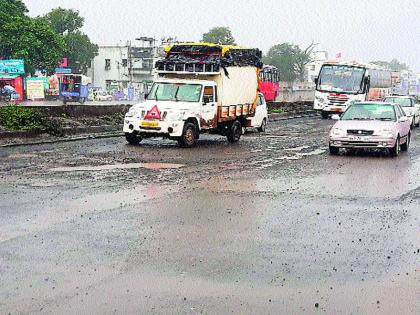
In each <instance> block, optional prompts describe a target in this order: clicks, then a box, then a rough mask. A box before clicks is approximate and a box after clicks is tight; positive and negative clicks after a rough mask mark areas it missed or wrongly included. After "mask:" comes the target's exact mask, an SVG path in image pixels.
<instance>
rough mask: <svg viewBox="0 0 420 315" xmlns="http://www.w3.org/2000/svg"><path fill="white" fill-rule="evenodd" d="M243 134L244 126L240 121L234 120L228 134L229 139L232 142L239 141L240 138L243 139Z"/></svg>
mask: <svg viewBox="0 0 420 315" xmlns="http://www.w3.org/2000/svg"><path fill="white" fill-rule="evenodd" d="M241 135H242V126H241V123H240V122H239V121H235V122H233V124H232V125H231V126H230V128H229V131H228V133H227V135H226V137H227V140H228V141H229V142H230V143H235V142H238V141H239V139H241Z"/></svg>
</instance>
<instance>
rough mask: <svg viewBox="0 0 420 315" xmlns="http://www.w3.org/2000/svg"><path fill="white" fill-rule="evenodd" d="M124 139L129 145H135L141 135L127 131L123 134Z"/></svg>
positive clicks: (140, 138)
mask: <svg viewBox="0 0 420 315" xmlns="http://www.w3.org/2000/svg"><path fill="white" fill-rule="evenodd" d="M125 139H126V140H127V142H128V143H129V144H131V145H137V144H139V143H140V142H141V140H143V139H142V137H140V136H138V135H135V134H133V133H128V132H127V133H126V134H125Z"/></svg>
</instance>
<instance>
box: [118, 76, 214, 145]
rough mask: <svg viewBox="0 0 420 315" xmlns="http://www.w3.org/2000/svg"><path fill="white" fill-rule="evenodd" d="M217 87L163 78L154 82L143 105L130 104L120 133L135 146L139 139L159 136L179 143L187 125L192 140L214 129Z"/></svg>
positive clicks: (202, 81) (199, 81)
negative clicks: (130, 106)
mask: <svg viewBox="0 0 420 315" xmlns="http://www.w3.org/2000/svg"><path fill="white" fill-rule="evenodd" d="M217 100H218V95H217V85H216V83H215V82H214V81H207V80H178V79H166V80H158V81H156V82H155V83H154V84H153V86H152V88H151V91H150V93H149V95H148V96H147V99H146V101H145V102H143V103H139V104H136V105H134V106H133V107H132V108H131V109H130V110H129V112H128V113H127V114H126V116H125V121H124V133H125V134H126V138H127V141H128V142H129V143H132V144H135V143H139V142H140V141H141V139H142V138H148V137H154V136H159V137H160V136H161V137H166V138H169V139H174V140H178V141H180V142H181V143H180V144H181V145H186V146H189V145H190V143H184V142H185V140H183V139H181V138H182V135H183V132H184V128H185V127H186V124H185V122H188V127H189V128H187V129H189V130H188V133H191V132H193V134H192V135H191V134H189V135H188V136H189V138H188V139H186V140H187V141H190V142H191V141H192V139H191V137H192V136H194V139H197V138H198V137H199V134H200V133H202V132H205V131H207V132H211V131H214V130H215V129H217V127H218V122H217V117H218V115H217V114H218V113H217V109H218V105H217Z"/></svg>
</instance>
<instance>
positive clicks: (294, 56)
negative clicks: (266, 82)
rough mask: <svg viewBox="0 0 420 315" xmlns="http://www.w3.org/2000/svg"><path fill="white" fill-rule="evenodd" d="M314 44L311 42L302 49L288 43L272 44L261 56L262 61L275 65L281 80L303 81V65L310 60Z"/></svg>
mask: <svg viewBox="0 0 420 315" xmlns="http://www.w3.org/2000/svg"><path fill="white" fill-rule="evenodd" d="M315 46H316V44H314V43H311V44H310V45H309V46H308V47H306V48H305V49H303V50H302V49H301V48H300V47H299V46H298V45H294V44H290V43H283V44H278V45H274V46H273V47H271V48H270V50H269V51H268V53H267V55H266V56H265V57H264V58H263V62H264V63H266V64H271V65H273V66H276V67H277V68H278V69H279V72H280V78H281V80H282V81H287V82H293V81H296V80H301V81H303V80H304V78H305V74H306V70H305V66H306V65H307V64H308V63H309V62H311V60H312V59H311V53H312V51H313V49H314V47H315Z"/></svg>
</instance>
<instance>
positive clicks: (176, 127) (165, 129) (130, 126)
mask: <svg viewBox="0 0 420 315" xmlns="http://www.w3.org/2000/svg"><path fill="white" fill-rule="evenodd" d="M145 122H146V123H148V124H149V125H148V126H147V125H145V124H144V123H145ZM151 122H153V124H150V123H151ZM183 129H184V121H182V120H181V121H171V122H167V121H160V120H159V121H143V120H141V119H139V118H135V117H125V119H124V128H123V131H124V133H135V134H138V135H143V136H146V137H180V136H181V135H182V131H183Z"/></svg>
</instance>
